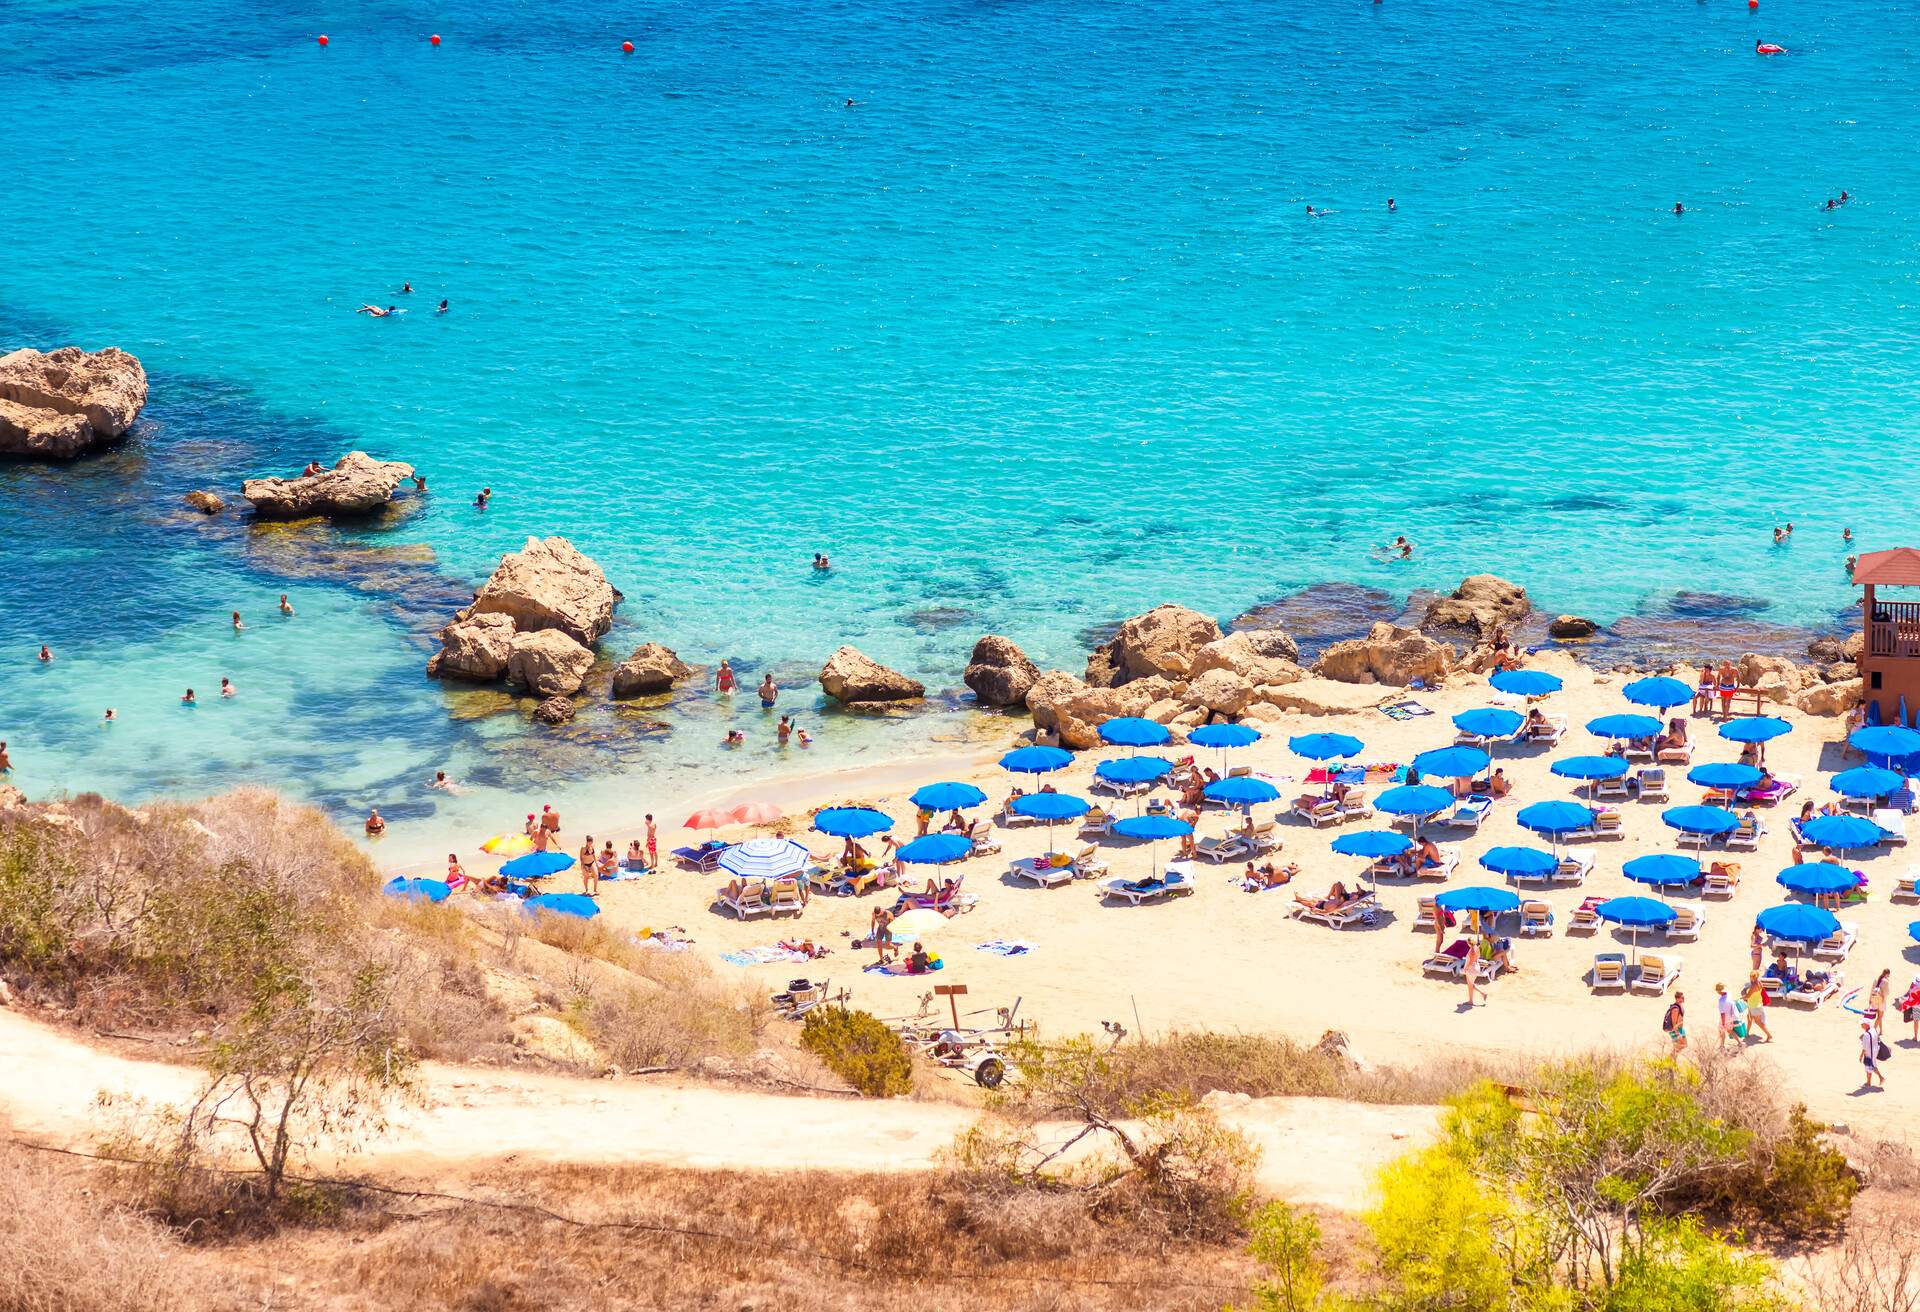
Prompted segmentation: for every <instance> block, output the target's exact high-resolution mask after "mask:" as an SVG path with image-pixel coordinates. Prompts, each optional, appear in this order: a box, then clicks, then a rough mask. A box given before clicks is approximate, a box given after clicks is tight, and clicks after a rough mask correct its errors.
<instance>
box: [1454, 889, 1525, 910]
mask: <svg viewBox="0 0 1920 1312" xmlns="http://www.w3.org/2000/svg"><path fill="white" fill-rule="evenodd" d="M1433 900H1434V902H1435V903H1436V904H1438V905H1439V906H1440V907H1441V908H1442V909H1444V910H1447V911H1487V912H1496V911H1517V910H1519V909H1520V895H1519V894H1518V893H1515V892H1514V891H1513V890H1512V889H1509V888H1489V887H1488V886H1487V885H1485V884H1469V885H1467V886H1466V887H1465V888H1450V889H1448V890H1447V891H1446V892H1444V893H1442V894H1440V895H1439V896H1438V897H1436V898H1434V899H1433Z"/></svg>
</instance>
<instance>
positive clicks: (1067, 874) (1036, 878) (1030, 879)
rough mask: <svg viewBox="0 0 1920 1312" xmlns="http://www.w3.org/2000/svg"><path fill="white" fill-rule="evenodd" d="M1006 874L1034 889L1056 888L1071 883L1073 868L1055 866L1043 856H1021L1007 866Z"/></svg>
mask: <svg viewBox="0 0 1920 1312" xmlns="http://www.w3.org/2000/svg"><path fill="white" fill-rule="evenodd" d="M1007 873H1008V874H1009V875H1011V876H1012V877H1013V878H1015V879H1018V880H1020V881H1021V882H1022V883H1027V884H1032V885H1034V886H1035V887H1036V888H1058V887H1060V886H1061V885H1062V884H1071V883H1072V882H1073V867H1072V866H1070V865H1066V866H1056V865H1054V864H1053V863H1052V862H1050V861H1048V860H1047V859H1046V858H1045V857H1043V856H1023V857H1020V858H1019V859H1017V860H1015V861H1011V862H1009V863H1008V864H1007Z"/></svg>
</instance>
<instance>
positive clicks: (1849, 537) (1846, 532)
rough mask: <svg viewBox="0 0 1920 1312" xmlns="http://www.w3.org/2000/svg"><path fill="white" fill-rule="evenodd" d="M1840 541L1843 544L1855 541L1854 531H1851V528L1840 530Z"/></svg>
mask: <svg viewBox="0 0 1920 1312" xmlns="http://www.w3.org/2000/svg"><path fill="white" fill-rule="evenodd" d="M1840 540H1841V541H1842V542H1851V541H1853V530H1852V529H1850V528H1843V529H1841V530H1840Z"/></svg>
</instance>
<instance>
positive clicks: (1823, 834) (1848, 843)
mask: <svg viewBox="0 0 1920 1312" xmlns="http://www.w3.org/2000/svg"><path fill="white" fill-rule="evenodd" d="M1800 832H1801V834H1802V835H1803V836H1805V838H1806V840H1807V841H1808V842H1810V843H1812V844H1814V845H1815V846H1816V847H1831V848H1834V849H1836V850H1838V851H1844V850H1846V849H1847V848H1849V847H1872V846H1873V845H1874V844H1876V843H1878V842H1879V841H1880V840H1881V839H1882V838H1884V837H1885V836H1886V830H1884V829H1882V828H1881V827H1880V826H1879V825H1877V824H1875V823H1874V822H1873V821H1871V820H1869V819H1867V818H1866V817H1865V816H1863V815H1817V816H1815V817H1814V818H1813V819H1811V820H1809V821H1807V822H1806V823H1805V824H1803V825H1801V826H1800Z"/></svg>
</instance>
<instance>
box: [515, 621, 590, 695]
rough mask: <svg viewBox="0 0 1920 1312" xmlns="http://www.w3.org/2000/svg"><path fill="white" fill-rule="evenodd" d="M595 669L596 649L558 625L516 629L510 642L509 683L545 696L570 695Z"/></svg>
mask: <svg viewBox="0 0 1920 1312" xmlns="http://www.w3.org/2000/svg"><path fill="white" fill-rule="evenodd" d="M592 669H593V653H592V652H591V651H589V650H587V648H585V647H583V646H581V645H580V644H579V643H577V642H575V641H574V640H573V639H572V638H570V637H568V636H567V635H566V634H564V633H562V632H561V631H560V630H558V629H540V630H537V631H535V632H533V633H516V634H514V635H513V641H512V642H510V643H508V644H507V684H508V686H509V687H514V688H525V689H526V690H527V691H528V692H532V693H537V694H538V695H540V696H542V697H570V696H572V695H573V694H574V693H576V692H579V691H580V685H582V684H584V683H585V682H586V681H587V674H588V672H589V671H591V670H592Z"/></svg>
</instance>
